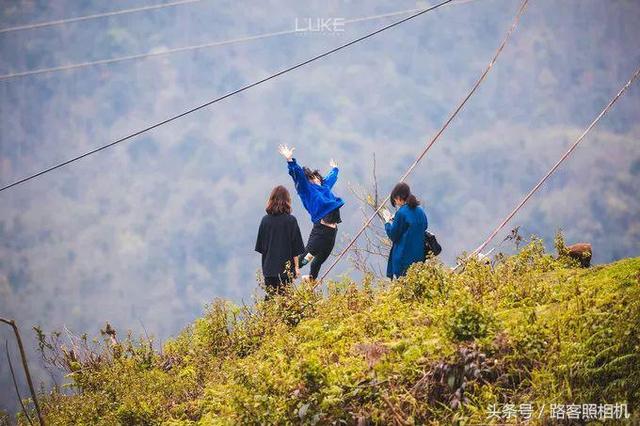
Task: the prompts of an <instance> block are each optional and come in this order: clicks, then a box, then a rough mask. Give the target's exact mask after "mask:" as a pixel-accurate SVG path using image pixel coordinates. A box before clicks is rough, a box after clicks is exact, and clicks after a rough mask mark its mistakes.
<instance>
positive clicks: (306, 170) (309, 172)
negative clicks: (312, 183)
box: [302, 167, 324, 184]
mask: <svg viewBox="0 0 640 426" xmlns="http://www.w3.org/2000/svg"><path fill="white" fill-rule="evenodd" d="M302 170H303V171H304V175H305V176H306V177H307V179H308V180H311V179H313V178H316V179H318V180H320V183H321V184H322V183H324V178H323V177H322V174H320V170H311V169H310V168H309V167H303V168H302Z"/></svg>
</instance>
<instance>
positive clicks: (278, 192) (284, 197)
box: [265, 185, 291, 216]
mask: <svg viewBox="0 0 640 426" xmlns="http://www.w3.org/2000/svg"><path fill="white" fill-rule="evenodd" d="M265 210H266V211H267V214H270V215H274V216H277V215H279V214H290V213H291V195H289V191H288V190H287V188H285V187H284V186H282V185H278V186H276V187H275V188H273V190H272V191H271V195H269V200H268V201H267V208H266V209H265Z"/></svg>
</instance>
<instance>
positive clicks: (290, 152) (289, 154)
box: [278, 145, 295, 161]
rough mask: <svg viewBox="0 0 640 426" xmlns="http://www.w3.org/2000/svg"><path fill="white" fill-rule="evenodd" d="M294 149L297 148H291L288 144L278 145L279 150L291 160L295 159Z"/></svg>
mask: <svg viewBox="0 0 640 426" xmlns="http://www.w3.org/2000/svg"><path fill="white" fill-rule="evenodd" d="M293 151H295V148H293V147H291V148H289V147H288V146H287V145H280V146H279V147H278V152H279V153H280V155H282V156H283V157H284V158H286V160H287V161H291V160H292V159H293Z"/></svg>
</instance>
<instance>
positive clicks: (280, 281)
mask: <svg viewBox="0 0 640 426" xmlns="http://www.w3.org/2000/svg"><path fill="white" fill-rule="evenodd" d="M290 284H291V275H290V274H280V275H279V276H276V277H264V290H265V293H266V294H265V296H264V300H269V299H271V298H272V297H273V296H275V295H282V294H284V291H285V289H286V288H287V286H289V285H290Z"/></svg>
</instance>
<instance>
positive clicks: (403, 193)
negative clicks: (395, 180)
mask: <svg viewBox="0 0 640 426" xmlns="http://www.w3.org/2000/svg"><path fill="white" fill-rule="evenodd" d="M396 198H400V199H401V200H402V201H404V202H405V203H406V204H407V205H408V206H409V207H410V208H412V209H415V208H416V207H418V206H419V205H420V201H418V199H417V198H416V196H415V195H413V194H412V193H411V188H409V185H407V184H406V183H404V182H400V183H399V184H397V185H396V186H394V187H393V191H391V205H392V206H393V207H395V206H396V201H395V200H396Z"/></svg>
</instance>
